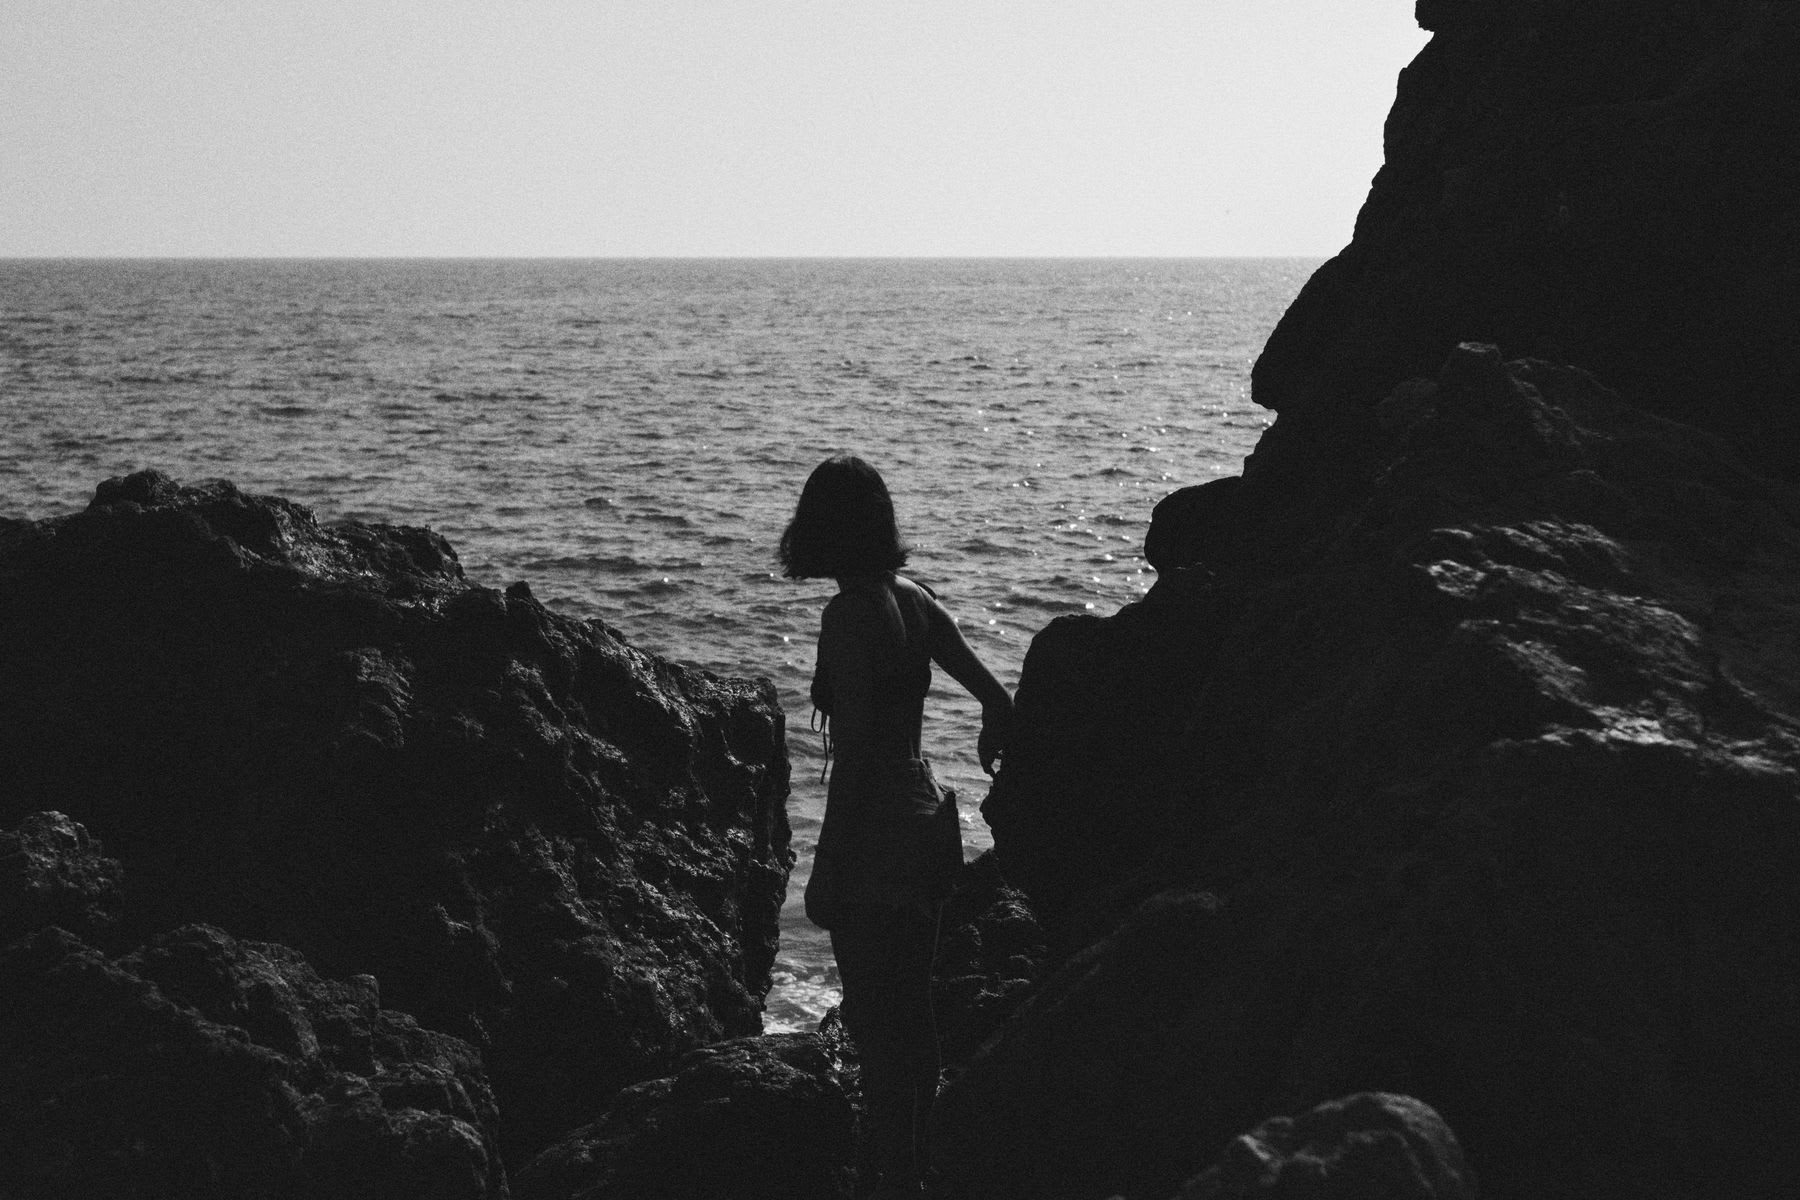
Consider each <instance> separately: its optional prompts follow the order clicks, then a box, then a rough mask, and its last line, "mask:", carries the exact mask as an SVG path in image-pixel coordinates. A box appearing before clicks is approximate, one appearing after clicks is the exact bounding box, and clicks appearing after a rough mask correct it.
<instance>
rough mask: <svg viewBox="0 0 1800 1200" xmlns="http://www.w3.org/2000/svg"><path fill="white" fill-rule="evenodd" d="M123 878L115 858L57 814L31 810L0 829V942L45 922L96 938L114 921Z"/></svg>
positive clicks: (31, 930)
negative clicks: (16, 824)
mask: <svg viewBox="0 0 1800 1200" xmlns="http://www.w3.org/2000/svg"><path fill="white" fill-rule="evenodd" d="M122 878H123V876H122V873H121V872H120V870H119V864H118V862H117V861H116V860H114V859H110V858H107V857H106V856H105V855H104V854H102V853H101V846H100V843H99V842H97V841H95V840H94V839H93V838H90V837H89V836H88V831H87V830H86V829H84V828H82V826H81V825H80V824H79V823H77V822H75V821H71V820H70V819H69V818H68V817H67V816H65V815H63V814H62V813H58V812H40V813H32V814H30V815H29V816H27V817H25V818H24V819H23V820H22V821H20V822H19V827H18V828H17V829H7V830H0V946H4V945H6V944H7V943H8V942H10V941H12V940H13V939H15V938H20V937H24V936H25V935H26V934H28V933H32V932H34V931H36V930H37V929H38V928H39V927H40V926H44V925H60V926H62V927H63V928H64V929H67V930H69V931H71V932H72V933H74V934H76V935H77V936H79V937H83V938H86V939H88V940H90V941H99V940H101V939H102V938H104V937H106V936H107V935H108V934H109V933H110V931H111V930H112V928H113V927H114V926H115V925H117V924H118V921H119V913H120V910H121V907H122V905H123V903H124V898H123V896H122V894H121V892H120V890H119V885H120V880H121V879H122Z"/></svg>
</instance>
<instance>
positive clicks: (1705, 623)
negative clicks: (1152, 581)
mask: <svg viewBox="0 0 1800 1200" xmlns="http://www.w3.org/2000/svg"><path fill="white" fill-rule="evenodd" d="M1378 416H1379V421H1380V424H1379V426H1378V428H1379V429H1380V431H1381V436H1380V438H1379V440H1377V441H1375V442H1372V443H1371V445H1370V448H1369V450H1368V453H1367V456H1366V458H1365V459H1363V460H1362V462H1361V469H1363V470H1364V471H1365V472H1366V477H1365V478H1364V480H1363V484H1362V487H1361V495H1362V496H1363V497H1364V498H1363V500H1362V501H1361V502H1360V503H1359V504H1357V505H1355V506H1352V507H1349V508H1346V509H1345V510H1343V511H1342V512H1341V513H1340V514H1339V515H1338V519H1337V520H1336V521H1334V522H1333V523H1332V524H1330V525H1329V526H1327V527H1323V528H1316V527H1315V528H1313V530H1312V532H1311V534H1310V535H1309V536H1307V537H1304V538H1299V537H1296V538H1295V539H1293V540H1283V541H1279V542H1273V543H1269V544H1268V545H1266V546H1265V547H1263V548H1262V549H1261V552H1260V553H1258V552H1256V547H1255V546H1254V545H1252V546H1251V547H1250V549H1251V553H1249V555H1248V556H1247V557H1245V558H1244V559H1242V560H1241V561H1235V562H1232V563H1229V564H1228V565H1225V566H1223V567H1220V568H1218V569H1214V570H1204V569H1201V570H1176V571H1172V572H1168V573H1166V574H1165V577H1164V578H1163V579H1162V580H1160V581H1159V583H1158V585H1157V587H1156V588H1155V589H1154V590H1153V592H1152V594H1151V595H1150V596H1149V597H1148V598H1147V599H1146V600H1145V601H1144V602H1143V603H1140V604H1138V605H1135V606H1133V607H1130V608H1128V609H1126V610H1124V611H1122V612H1121V613H1119V614H1118V615H1117V616H1115V617H1111V618H1106V619H1098V618H1083V617H1075V618H1065V619H1063V620H1059V621H1058V622H1056V623H1054V624H1053V625H1052V626H1051V627H1050V628H1049V629H1047V630H1046V631H1045V632H1044V633H1043V634H1042V635H1040V637H1039V638H1038V639H1037V641H1036V642H1035V643H1034V644H1033V646H1032V649H1031V653H1030V656H1029V657H1028V658H1027V661H1026V667H1025V673H1024V678H1023V680H1022V682H1021V686H1020V689H1019V736H1018V738H1017V739H1016V742H1015V744H1014V745H1013V746H1011V747H1010V748H1009V750H1008V757H1007V763H1006V766H1005V769H1004V770H1003V771H1002V772H1001V775H1000V778H999V780H998V781H997V783H996V786H995V788H994V791H993V793H992V794H991V795H990V797H989V800H988V803H987V806H986V813H987V815H988V818H989V820H990V823H991V824H993V826H994V829H995V836H996V843H997V846H998V849H999V852H1000V854H1001V855H1002V859H1003V861H1004V862H1005V863H1006V865H1007V868H1008V872H1009V876H1010V877H1012V878H1013V879H1014V880H1015V881H1016V882H1019V883H1021V884H1022V885H1023V886H1024V887H1025V889H1026V891H1027V892H1028V893H1029V894H1030V895H1031V897H1032V899H1033V902H1034V906H1035V907H1036V908H1037V910H1038V913H1039V916H1040V917H1041V918H1042V919H1043V920H1044V921H1045V922H1046V925H1047V927H1048V930H1049V933H1050V936H1051V938H1052V941H1053V943H1054V944H1055V945H1056V946H1057V947H1059V949H1060V951H1061V953H1063V954H1064V955H1066V956H1067V957H1066V961H1064V962H1063V964H1062V966H1061V968H1060V969H1059V970H1057V971H1056V972H1055V973H1054V974H1052V975H1051V976H1049V977H1048V978H1047V979H1046V981H1045V982H1044V983H1042V984H1041V985H1039V987H1038V988H1037V989H1036V991H1035V992H1034V994H1033V995H1032V996H1031V998H1030V999H1029V1000H1028V1001H1027V1002H1026V1004H1025V1005H1024V1007H1023V1008H1022V1009H1021V1010H1020V1011H1019V1012H1018V1014H1016V1016H1015V1018H1014V1020H1013V1021H1012V1022H1011V1023H1010V1024H1009V1025H1008V1026H1007V1028H1006V1030H1005V1031H1004V1033H1003V1036H1001V1037H1000V1038H999V1039H998V1040H997V1041H995V1042H994V1043H993V1044H991V1045H990V1046H989V1048H988V1049H987V1050H986V1051H985V1052H984V1053H983V1054H982V1055H980V1056H978V1057H977V1059H976V1060H975V1062H974V1063H973V1064H971V1066H970V1067H969V1069H968V1070H967V1072H966V1073H965V1074H964V1075H963V1076H962V1077H961V1078H960V1079H959V1080H958V1081H957V1083H956V1085H955V1087H954V1088H953V1089H952V1091H951V1093H950V1095H949V1096H948V1097H947V1098H946V1101H945V1103H944V1104H943V1106H942V1113H941V1117H942V1121H941V1124H942V1131H941V1136H940V1147H941V1149H942V1152H943V1158H944V1165H945V1167H946V1170H947V1171H949V1172H950V1173H951V1174H952V1175H953V1176H954V1177H955V1178H957V1180H958V1181H959V1183H960V1184H961V1185H962V1186H963V1187H965V1188H966V1189H967V1191H966V1194H967V1195H970V1196H975V1195H980V1196H992V1197H1001V1196H1019V1197H1025V1196H1030V1197H1037V1198H1049V1197H1069V1198H1071V1200H1088V1198H1091V1197H1093V1196H1103V1195H1107V1194H1109V1193H1111V1192H1115V1191H1122V1192H1123V1193H1124V1194H1125V1195H1127V1196H1128V1197H1133V1198H1138V1197H1146V1198H1148V1197H1158V1196H1167V1195H1170V1194H1172V1193H1173V1192H1174V1191H1175V1190H1176V1188H1177V1187H1178V1186H1179V1185H1180V1183H1181V1181H1182V1180H1184V1179H1187V1178H1190V1177H1191V1176H1193V1175H1194V1174H1195V1173H1196V1172H1198V1171H1199V1170H1201V1169H1202V1168H1204V1167H1206V1166H1207V1165H1208V1161H1207V1157H1208V1155H1209V1153H1210V1151H1209V1149H1208V1148H1209V1147H1217V1146H1220V1145H1223V1144H1225V1142H1226V1141H1227V1140H1228V1139H1229V1138H1230V1137H1231V1136H1233V1135H1234V1134H1235V1133H1236V1132H1237V1131H1240V1130H1243V1129H1246V1128H1250V1127H1252V1126H1254V1125H1255V1124H1256V1123H1257V1122H1259V1121H1261V1120H1263V1119H1264V1118H1265V1117H1267V1116H1268V1115H1269V1114H1271V1113H1282V1112H1299V1111H1304V1110H1305V1109H1306V1108H1308V1107H1310V1106H1312V1105H1314V1104H1317V1103H1320V1102H1322V1101H1324V1100H1327V1099H1329V1098H1331V1097H1334V1096H1342V1095H1346V1094H1350V1093H1355V1092H1359V1091H1367V1090H1378V1091H1385V1092H1394V1093H1401V1094H1407V1095H1412V1096H1416V1097H1419V1098H1420V1099H1421V1100H1422V1101H1424V1102H1426V1103H1428V1104H1430V1105H1431V1106H1432V1107H1434V1108H1435V1109H1436V1110H1437V1111H1438V1112H1440V1113H1442V1114H1443V1116H1444V1118H1445V1119H1446V1120H1447V1121H1448V1122H1449V1124H1450V1126H1451V1127H1452V1128H1454V1129H1455V1130H1456V1132H1457V1135H1458V1136H1459V1137H1460V1138H1461V1140H1462V1143H1463V1146H1464V1148H1465V1150H1466V1151H1467V1152H1468V1154H1469V1157H1470V1162H1471V1165H1472V1167H1473V1169H1474V1171H1475V1173H1476V1175H1477V1176H1479V1177H1480V1179H1481V1181H1482V1186H1483V1194H1484V1195H1485V1196H1488V1197H1490V1198H1493V1197H1501V1198H1505V1197H1515V1196H1516V1197H1526V1196H1531V1197H1562V1196H1567V1197H1576V1196H1581V1197H1627V1196H1630V1197H1651V1196H1659V1197H1661V1196H1708V1195H1727V1194H1741V1195H1766V1194H1774V1193H1776V1192H1778V1191H1780V1190H1781V1188H1782V1187H1784V1186H1786V1182H1787V1181H1788V1180H1791V1179H1792V1178H1793V1177H1794V1175H1795V1173H1796V1172H1797V1171H1800V1149H1797V1145H1796V1143H1795V1141H1794V1139H1793V1138H1792V1137H1791V1136H1789V1134H1790V1133H1791V1131H1792V1130H1793V1129H1794V1128H1800V1103H1797V1101H1796V1097H1795V1094H1794V1092H1793V1089H1792V1088H1791V1087H1790V1086H1789V1084H1788V1082H1787V1079H1786V1077H1787V1075H1788V1068H1787V1066H1786V1064H1792V1063H1793V1062H1796V1061H1800V1012H1797V1010H1796V1008H1795V1006H1794V1004H1793V1003H1792V998H1793V997H1794V996H1795V995H1797V994H1800V939H1797V938H1796V934H1795V931H1796V930H1797V929H1800V682H1797V681H1800V523H1797V521H1796V508H1795V506H1794V504H1793V502H1792V500H1791V498H1790V495H1789V493H1787V492H1785V491H1783V490H1782V489H1780V488H1778V487H1776V486H1774V485H1770V484H1768V483H1766V482H1764V481H1762V480H1760V479H1758V478H1757V477H1756V476H1754V475H1751V474H1749V473H1748V472H1746V471H1745V470H1744V469H1742V468H1741V467H1740V466H1738V465H1736V463H1735V462H1734V460H1733V459H1732V457H1731V456H1730V455H1729V454H1728V453H1726V452H1725V451H1724V450H1723V449H1722V448H1721V446H1720V445H1719V443H1718V442H1717V441H1716V440H1715V439H1712V438H1710V437H1709V436H1707V435H1705V434H1703V433H1701V432H1699V431H1696V430H1694V429H1692V428H1688V427H1684V426H1680V425H1676V424H1673V423H1671V422H1667V421H1664V420H1661V419H1659V418H1656V417H1654V416H1650V415H1648V414H1646V413H1644V412H1642V411H1641V410H1638V409H1636V408H1633V407H1631V406H1629V405H1627V404H1625V403H1623V402H1622V401H1620V399H1619V398H1618V397H1617V396H1616V395H1614V394H1613V393H1611V392H1609V391H1608V390H1607V389H1605V388H1603V387H1601V386H1599V385H1598V384H1596V383H1595V382H1594V381H1593V380H1592V379H1591V378H1590V377H1588V376H1587V375H1585V374H1583V373H1581V372H1578V371H1574V370H1571V369H1569V368H1563V367H1555V366H1551V365H1548V364H1545V363H1540V362H1533V361H1523V362H1515V363H1512V364H1502V363H1501V361H1500V357H1499V355H1498V354H1497V353H1495V352H1494V351H1493V350H1492V349H1491V348H1486V347H1468V348H1465V349H1462V350H1459V351H1458V352H1456V353H1454V354H1453V355H1451V356H1450V358H1449V359H1448V360H1447V361H1446V363H1445V364H1444V366H1443V369H1442V370H1441V372H1440V373H1439V374H1438V375H1437V376H1436V377H1435V378H1433V379H1419V380H1414V381H1410V382H1408V383H1407V384H1406V385H1405V386H1403V387H1400V388H1397V389H1393V390H1392V391H1391V392H1390V396H1389V397H1388V398H1387V399H1385V400H1384V401H1383V402H1382V403H1381V405H1380V406H1379V408H1378ZM1250 489H1251V485H1250V483H1249V482H1248V481H1247V482H1246V485H1245V493H1244V498H1243V500H1242V503H1243V504H1245V505H1247V506H1250V507H1251V508H1254V506H1256V505H1258V504H1270V503H1273V499H1272V496H1273V495H1274V494H1273V493H1270V492H1265V493H1263V494H1262V496H1261V497H1260V498H1259V497H1258V496H1257V495H1256V494H1255V493H1253V492H1252V491H1251V490H1250ZM1252 519H1253V520H1254V519H1255V514H1254V513H1253V514H1252ZM1264 519H1266V520H1267V521H1268V523H1269V524H1271V525H1273V524H1278V523H1280V522H1283V521H1286V522H1288V523H1289V528H1293V529H1299V528H1302V525H1301V524H1300V523H1299V522H1297V521H1296V520H1295V518H1294V517H1293V514H1291V513H1286V514H1283V513H1276V514H1273V515H1267V514H1265V517H1264Z"/></svg>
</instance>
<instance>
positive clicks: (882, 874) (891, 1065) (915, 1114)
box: [780, 456, 1012, 1196]
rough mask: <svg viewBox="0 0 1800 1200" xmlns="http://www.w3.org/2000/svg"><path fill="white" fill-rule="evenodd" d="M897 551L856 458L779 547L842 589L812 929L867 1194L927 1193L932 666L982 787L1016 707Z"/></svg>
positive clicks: (826, 684)
mask: <svg viewBox="0 0 1800 1200" xmlns="http://www.w3.org/2000/svg"><path fill="white" fill-rule="evenodd" d="M906 553H907V552H906V547H905V546H904V545H903V544H902V543H901V541H900V534H899V530H898V528H897V527H896V524H895V521H894V504H893V500H892V499H891V498H890V497H889V495H888V490H887V485H886V484H885V483H883V482H882V479H881V476H880V474H878V473H877V472H876V470H875V468H873V467H871V466H870V465H869V464H868V463H866V462H864V461H863V460H862V459H860V458H854V457H850V456H839V457H836V458H831V459H827V460H826V461H825V462H823V463H820V464H819V466H818V467H817V468H816V469H815V470H814V471H813V473H812V475H811V476H810V477H809V478H808V479H807V481H806V487H805V489H804V490H802V492H801V493H800V503H799V506H798V507H797V508H796V509H795V511H794V519H793V521H792V522H790V523H789V525H788V527H787V531H786V532H785V533H783V534H782V535H781V550H780V556H781V564H782V567H783V569H784V571H785V572H786V574H787V575H788V577H789V578H792V579H808V578H827V577H829V578H832V579H835V580H836V581H837V585H838V593H837V595H836V596H834V597H833V598H832V599H831V602H830V603H829V604H827V605H826V606H825V614H824V617H823V619H822V621H821V622H820V628H819V657H818V666H817V669H816V670H815V672H814V674H813V683H812V700H813V706H814V707H815V708H817V709H818V710H819V712H820V713H821V714H823V716H824V718H825V721H826V731H827V733H826V747H827V754H828V756H830V757H831V758H832V759H834V763H833V765H832V768H831V783H830V785H829V787H828V789H827V792H826V800H825V823H824V827H823V828H822V829H821V830H820V834H819V848H818V853H817V855H816V856H815V858H814V861H813V873H812V878H811V880H810V881H809V882H808V884H807V888H806V915H807V917H808V918H809V919H811V920H812V922H813V923H814V924H816V925H818V926H820V927H821V928H824V929H826V930H829V931H830V933H831V950H832V954H833V955H834V956H835V957H836V958H837V965H838V975H839V978H840V979H841V981H842V983H843V988H844V1002H843V1007H842V1008H841V1009H840V1010H839V1011H840V1014H841V1016H842V1017H843V1021H844V1025H845V1028H846V1029H847V1030H848V1031H849V1034H850V1037H851V1039H852V1040H853V1041H854V1042H855V1043H856V1048H857V1053H858V1056H859V1057H860V1059H861V1061H862V1081H863V1101H864V1111H865V1114H866V1118H867V1121H868V1142H869V1148H870V1151H871V1161H872V1163H873V1166H874V1169H875V1170H876V1171H878V1172H879V1173H880V1178H879V1182H878V1184H877V1190H876V1191H875V1193H874V1195H876V1196H899V1195H916V1194H917V1193H918V1192H919V1191H920V1190H921V1189H922V1187H923V1178H924V1161H923V1158H924V1156H923V1152H922V1135H923V1133H924V1126H925V1121H926V1118H927V1116H928V1114H929V1111H930V1106H931V1102H932V1100H933V1099H934V1098H935V1096H936V1094H937V1080H938V1049H937V1037H936V1032H935V1029H934V1028H933V1024H934V1022H933V1015H932V1011H931V969H932V957H933V955H934V953H935V951H936V945H937V926H938V916H939V912H940V909H941V906H942V903H943V900H944V898H945V896H947V895H948V894H949V892H950V889H951V888H952V887H953V886H954V883H955V875H956V871H957V868H959V867H960V866H961V865H962V836H961V830H960V827H959V826H958V824H957V821H956V801H955V797H954V795H946V794H945V793H943V792H942V790H941V789H940V788H939V787H938V785H937V783H936V781H935V780H934V779H933V778H932V775H931V768H930V765H929V764H928V763H927V762H926V761H925V760H924V758H923V757H921V755H920V753H919V730H920V725H921V723H922V721H923V717H924V711H925V693H926V691H927V690H928V689H929V688H930V686H931V664H932V663H934V662H935V663H937V664H938V665H939V666H941V667H943V668H944V670H945V671H948V672H949V673H950V676H951V678H953V679H955V680H956V681H957V682H958V683H960V684H962V685H963V687H965V688H967V689H968V690H969V693H970V694H971V695H973V696H974V697H975V698H976V699H977V700H979V701H980V702H981V712H982V720H981V734H980V737H979V738H978V739H977V742H976V750H977V754H978V756H979V758H980V760H981V766H982V769H983V770H984V771H986V772H987V773H988V774H990V775H991V774H993V772H994V763H995V761H996V760H997V759H998V758H999V756H1000V754H1001V752H1002V750H1003V749H1004V746H1005V738H1006V728H1007V724H1008V721H1009V719H1010V717H1011V714H1012V697H1011V696H1009V695H1007V692H1006V689H1005V688H1004V687H1002V686H1001V685H1000V683H999V681H998V680H996V679H995V678H994V676H993V673H992V672H990V671H989V670H988V669H987V667H986V666H984V665H983V664H982V662H981V660H980V659H979V658H977V657H976V655H975V652H974V651H973V650H972V649H970V647H969V644H968V642H967V641H965V640H964V639H963V636H962V633H961V632H960V631H959V630H958V629H957V627H956V622H955V620H953V619H952V618H951V616H950V614H949V613H948V612H946V611H945V609H944V606H943V605H942V604H940V603H938V600H937V597H936V596H935V595H934V594H933V593H932V591H931V590H930V589H929V588H927V587H925V586H923V585H921V584H918V583H915V582H913V581H912V580H910V579H907V578H906V577H904V576H902V575H898V574H896V573H895V572H896V571H897V569H898V568H900V567H901V566H904V565H905V563H906Z"/></svg>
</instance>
